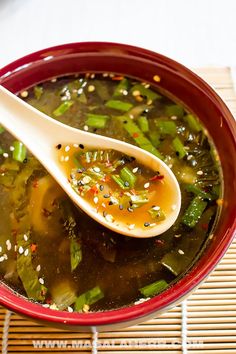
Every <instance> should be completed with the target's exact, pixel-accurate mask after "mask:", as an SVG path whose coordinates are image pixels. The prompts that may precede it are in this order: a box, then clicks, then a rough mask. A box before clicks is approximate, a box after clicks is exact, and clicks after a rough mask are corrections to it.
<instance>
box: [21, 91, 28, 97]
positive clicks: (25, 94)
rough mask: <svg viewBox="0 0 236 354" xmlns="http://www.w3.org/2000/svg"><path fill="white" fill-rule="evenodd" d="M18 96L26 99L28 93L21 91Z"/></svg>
mask: <svg viewBox="0 0 236 354" xmlns="http://www.w3.org/2000/svg"><path fill="white" fill-rule="evenodd" d="M20 95H21V97H23V98H26V97H28V95H29V92H28V91H22V92H21V93H20Z"/></svg>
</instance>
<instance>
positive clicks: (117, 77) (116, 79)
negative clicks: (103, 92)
mask: <svg viewBox="0 0 236 354" xmlns="http://www.w3.org/2000/svg"><path fill="white" fill-rule="evenodd" d="M111 79H112V80H114V81H121V80H123V79H124V76H113V77H112V78H111Z"/></svg>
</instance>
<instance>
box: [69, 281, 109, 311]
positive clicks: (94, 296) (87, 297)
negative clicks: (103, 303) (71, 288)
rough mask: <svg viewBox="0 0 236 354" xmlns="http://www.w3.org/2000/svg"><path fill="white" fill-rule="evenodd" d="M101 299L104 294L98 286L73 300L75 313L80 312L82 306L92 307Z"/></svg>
mask: <svg viewBox="0 0 236 354" xmlns="http://www.w3.org/2000/svg"><path fill="white" fill-rule="evenodd" d="M103 297H104V294H103V292H102V290H101V289H100V287H99V286H96V287H95V288H93V289H91V290H89V291H87V292H86V293H84V294H82V295H80V296H79V297H77V299H76V300H75V311H81V310H83V307H84V305H92V304H94V303H95V302H97V301H98V300H100V299H102V298H103Z"/></svg>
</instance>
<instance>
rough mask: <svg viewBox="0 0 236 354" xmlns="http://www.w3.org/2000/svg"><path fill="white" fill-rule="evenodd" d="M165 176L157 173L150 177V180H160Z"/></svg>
mask: <svg viewBox="0 0 236 354" xmlns="http://www.w3.org/2000/svg"><path fill="white" fill-rule="evenodd" d="M163 178H164V176H163V175H155V176H153V177H152V178H150V179H149V181H160V180H162V179H163Z"/></svg>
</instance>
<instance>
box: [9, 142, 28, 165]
mask: <svg viewBox="0 0 236 354" xmlns="http://www.w3.org/2000/svg"><path fill="white" fill-rule="evenodd" d="M13 146H14V150H13V153H12V157H13V159H14V160H16V161H19V162H23V161H24V160H25V158H26V153H27V150H26V147H25V145H24V144H23V143H22V142H21V141H14V143H13Z"/></svg>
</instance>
